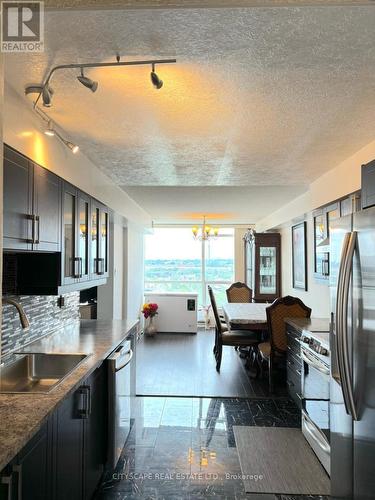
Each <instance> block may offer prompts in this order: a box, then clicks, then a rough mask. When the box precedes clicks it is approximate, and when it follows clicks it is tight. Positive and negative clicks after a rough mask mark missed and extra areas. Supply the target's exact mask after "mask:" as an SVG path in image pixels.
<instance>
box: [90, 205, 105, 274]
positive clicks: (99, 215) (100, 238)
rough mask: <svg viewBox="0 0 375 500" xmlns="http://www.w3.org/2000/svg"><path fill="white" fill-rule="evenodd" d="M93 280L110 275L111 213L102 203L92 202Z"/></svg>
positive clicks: (91, 245) (91, 259) (91, 272)
mask: <svg viewBox="0 0 375 500" xmlns="http://www.w3.org/2000/svg"><path fill="white" fill-rule="evenodd" d="M90 237H91V243H90V247H91V256H90V274H91V279H96V278H107V277H108V274H109V211H108V208H107V207H105V206H104V205H103V204H102V203H100V202H98V201H96V200H92V201H91V236H90Z"/></svg>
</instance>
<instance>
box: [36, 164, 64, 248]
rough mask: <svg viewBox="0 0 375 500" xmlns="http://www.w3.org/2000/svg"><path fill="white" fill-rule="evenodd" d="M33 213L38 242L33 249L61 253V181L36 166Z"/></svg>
mask: <svg viewBox="0 0 375 500" xmlns="http://www.w3.org/2000/svg"><path fill="white" fill-rule="evenodd" d="M33 193H34V196H33V213H34V215H35V217H36V221H35V225H36V230H37V234H36V240H37V243H36V244H35V245H34V247H33V249H35V250H38V251H49V252H59V251H60V248H61V179H60V178H59V177H58V176H57V175H55V174H53V173H52V172H50V171H49V170H46V169H45V168H42V167H40V166H39V165H36V164H34V189H33Z"/></svg>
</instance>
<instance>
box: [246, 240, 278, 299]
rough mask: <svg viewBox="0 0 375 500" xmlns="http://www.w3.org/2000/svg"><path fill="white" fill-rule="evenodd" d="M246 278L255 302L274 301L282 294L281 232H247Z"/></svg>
mask: <svg viewBox="0 0 375 500" xmlns="http://www.w3.org/2000/svg"><path fill="white" fill-rule="evenodd" d="M245 274H246V276H245V280H246V284H247V285H248V286H249V287H250V288H251V289H252V290H253V298H254V301H255V302H272V301H274V300H275V299H276V298H277V297H280V294H281V237H280V234H279V233H256V232H251V231H249V233H247V236H246V237H245Z"/></svg>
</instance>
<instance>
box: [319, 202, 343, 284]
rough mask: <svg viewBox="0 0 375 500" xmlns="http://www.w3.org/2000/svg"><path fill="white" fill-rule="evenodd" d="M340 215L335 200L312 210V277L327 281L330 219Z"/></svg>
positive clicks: (338, 206)
mask: <svg viewBox="0 0 375 500" xmlns="http://www.w3.org/2000/svg"><path fill="white" fill-rule="evenodd" d="M339 217H340V203H339V202H335V203H332V204H330V205H327V206H325V207H322V208H320V209H318V210H315V211H314V212H313V222H314V277H315V280H316V281H319V282H326V283H327V284H328V282H329V275H330V260H329V244H330V242H329V236H330V234H329V231H330V226H331V224H332V221H334V220H335V219H338V218H339Z"/></svg>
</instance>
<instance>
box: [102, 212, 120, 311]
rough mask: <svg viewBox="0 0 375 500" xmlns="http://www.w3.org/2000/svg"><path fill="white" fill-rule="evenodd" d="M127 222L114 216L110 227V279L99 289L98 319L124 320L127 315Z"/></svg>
mask: <svg viewBox="0 0 375 500" xmlns="http://www.w3.org/2000/svg"><path fill="white" fill-rule="evenodd" d="M124 226H125V220H124V219H123V218H122V217H120V216H118V215H116V214H115V215H114V216H113V217H112V220H111V225H110V242H109V247H110V256H111V258H110V263H109V278H108V280H107V283H106V284H105V285H101V286H100V287H98V319H108V320H110V319H123V318H124V317H125V316H124V313H125V296H124V292H125V290H124V273H125V265H126V262H125V259H126V242H124Z"/></svg>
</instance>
